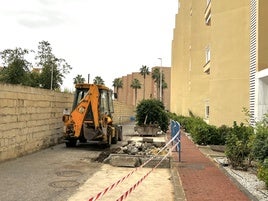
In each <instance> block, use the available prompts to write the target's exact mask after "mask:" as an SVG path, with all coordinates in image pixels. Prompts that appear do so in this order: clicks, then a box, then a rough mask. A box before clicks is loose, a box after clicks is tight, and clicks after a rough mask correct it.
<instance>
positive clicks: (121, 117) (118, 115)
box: [113, 100, 135, 124]
mask: <svg viewBox="0 0 268 201" xmlns="http://www.w3.org/2000/svg"><path fill="white" fill-rule="evenodd" d="M113 102H114V114H113V122H114V123H115V124H122V123H126V122H130V121H131V119H132V118H133V117H135V107H134V106H133V105H126V104H125V103H123V102H120V101H117V100H114V101H113Z"/></svg>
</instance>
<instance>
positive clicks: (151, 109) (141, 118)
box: [136, 99, 169, 132]
mask: <svg viewBox="0 0 268 201" xmlns="http://www.w3.org/2000/svg"><path fill="white" fill-rule="evenodd" d="M136 120H137V124H138V125H139V126H143V125H144V124H150V123H155V122H157V123H158V124H159V126H160V127H161V130H163V131H164V132H166V131H167V129H168V125H169V118H168V114H167V112H166V111H165V106H164V104H163V103H162V102H161V101H159V100H157V99H143V100H142V101H140V103H139V104H138V105H137V108H136Z"/></svg>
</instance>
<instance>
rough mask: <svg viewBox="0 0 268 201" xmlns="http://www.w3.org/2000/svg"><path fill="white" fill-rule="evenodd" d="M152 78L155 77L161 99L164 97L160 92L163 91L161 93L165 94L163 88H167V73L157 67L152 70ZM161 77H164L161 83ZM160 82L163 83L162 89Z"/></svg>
mask: <svg viewBox="0 0 268 201" xmlns="http://www.w3.org/2000/svg"><path fill="white" fill-rule="evenodd" d="M152 78H153V80H154V82H155V83H156V87H157V96H158V98H159V100H160V99H161V98H162V97H160V92H161V94H163V89H165V88H167V83H166V82H165V74H164V73H163V72H161V74H160V68H155V69H154V70H153V72H152ZM160 79H162V80H161V83H160ZM160 84H161V91H160ZM160 101H162V100H160Z"/></svg>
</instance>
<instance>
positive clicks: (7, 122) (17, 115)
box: [0, 84, 73, 161]
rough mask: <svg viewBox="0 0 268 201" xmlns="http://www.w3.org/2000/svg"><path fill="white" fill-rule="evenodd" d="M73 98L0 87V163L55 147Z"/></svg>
mask: <svg viewBox="0 0 268 201" xmlns="http://www.w3.org/2000/svg"><path fill="white" fill-rule="evenodd" d="M72 97H73V96H72V95H71V94H68V93H60V92H55V91H51V90H45V89H38V88H31V87H24V86H17V85H7V84H0V161H2V160H6V159H10V158H15V157H17V156H21V155H24V154H27V153H31V152H34V151H36V150H39V149H41V148H45V147H48V146H51V145H54V144H57V143H58V142H59V140H60V138H61V136H62V131H63V129H62V128H63V123H62V121H61V119H62V113H63V109H64V108H65V107H71V103H72Z"/></svg>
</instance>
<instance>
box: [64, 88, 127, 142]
mask: <svg viewBox="0 0 268 201" xmlns="http://www.w3.org/2000/svg"><path fill="white" fill-rule="evenodd" d="M75 88H76V91H75V94H74V101H73V107H72V112H71V113H68V112H66V111H65V112H64V114H63V118H62V119H63V122H64V140H65V143H66V146H67V147H73V146H76V144H77V140H79V142H80V143H85V142H89V141H96V142H99V143H101V144H105V145H111V144H116V143H117V141H118V140H122V127H121V126H118V125H114V124H113V119H112V113H114V108H113V100H112V91H111V90H110V89H109V88H107V87H106V86H104V85H95V84H76V85H75Z"/></svg>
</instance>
